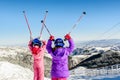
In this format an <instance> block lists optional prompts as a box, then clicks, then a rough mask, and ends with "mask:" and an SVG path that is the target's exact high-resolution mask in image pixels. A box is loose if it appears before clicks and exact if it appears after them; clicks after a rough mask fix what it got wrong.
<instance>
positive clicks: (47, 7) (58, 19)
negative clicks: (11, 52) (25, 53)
mask: <svg viewBox="0 0 120 80" xmlns="http://www.w3.org/2000/svg"><path fill="white" fill-rule="evenodd" d="M119 4H120V0H0V45H16V44H26V45H27V44H28V41H29V39H30V38H29V36H30V34H29V31H28V27H27V24H26V21H25V18H24V15H23V11H25V12H26V16H27V19H28V22H29V25H30V28H31V31H32V35H33V38H36V37H38V36H39V35H40V30H41V27H42V24H41V20H43V19H44V15H45V12H46V11H48V15H47V17H46V21H45V24H46V26H47V28H48V29H49V31H50V33H51V34H52V35H53V36H55V38H64V36H65V35H66V34H67V33H69V32H70V31H71V29H72V27H73V25H74V24H75V23H76V21H77V20H78V18H79V17H80V16H81V15H82V13H83V12H84V11H85V12H86V15H85V16H83V17H82V19H81V20H80V22H79V24H77V26H76V27H75V28H74V29H73V30H72V32H71V34H70V35H71V37H72V38H73V39H74V41H76V42H80V41H88V40H100V39H120V27H119V26H120V9H119V8H120V5H119ZM49 36H50V35H49V34H48V32H47V30H46V29H45V28H44V29H43V32H42V38H41V39H42V40H48V39H49Z"/></svg>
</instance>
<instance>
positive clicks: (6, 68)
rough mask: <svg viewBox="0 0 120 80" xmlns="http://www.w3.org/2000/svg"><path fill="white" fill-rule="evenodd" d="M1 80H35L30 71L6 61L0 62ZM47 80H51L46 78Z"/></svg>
mask: <svg viewBox="0 0 120 80" xmlns="http://www.w3.org/2000/svg"><path fill="white" fill-rule="evenodd" d="M0 80H33V72H32V71H31V70H30V69H27V68H23V67H21V66H19V65H14V64H11V63H9V62H6V61H1V62H0ZM45 80H50V79H48V78H45Z"/></svg>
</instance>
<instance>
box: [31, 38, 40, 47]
mask: <svg viewBox="0 0 120 80" xmlns="http://www.w3.org/2000/svg"><path fill="white" fill-rule="evenodd" d="M32 45H33V46H34V45H38V46H40V47H41V46H42V42H41V41H40V40H39V39H38V38H35V39H34V40H33V41H32Z"/></svg>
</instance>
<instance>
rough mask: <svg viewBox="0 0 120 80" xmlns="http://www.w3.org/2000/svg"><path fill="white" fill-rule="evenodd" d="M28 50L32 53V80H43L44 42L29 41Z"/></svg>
mask: <svg viewBox="0 0 120 80" xmlns="http://www.w3.org/2000/svg"><path fill="white" fill-rule="evenodd" d="M28 46H29V49H30V50H31V52H32V56H33V58H34V62H33V69H34V80H44V59H43V58H44V52H45V49H46V42H45V41H40V40H39V39H37V38H35V39H34V40H30V42H29V45H28Z"/></svg>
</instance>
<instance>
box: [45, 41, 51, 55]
mask: <svg viewBox="0 0 120 80" xmlns="http://www.w3.org/2000/svg"><path fill="white" fill-rule="evenodd" d="M46 49H47V51H48V53H51V52H52V41H51V40H50V39H49V40H48V42H47V45H46Z"/></svg>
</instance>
